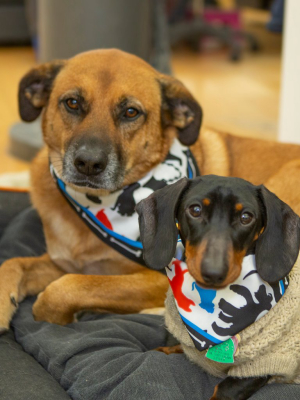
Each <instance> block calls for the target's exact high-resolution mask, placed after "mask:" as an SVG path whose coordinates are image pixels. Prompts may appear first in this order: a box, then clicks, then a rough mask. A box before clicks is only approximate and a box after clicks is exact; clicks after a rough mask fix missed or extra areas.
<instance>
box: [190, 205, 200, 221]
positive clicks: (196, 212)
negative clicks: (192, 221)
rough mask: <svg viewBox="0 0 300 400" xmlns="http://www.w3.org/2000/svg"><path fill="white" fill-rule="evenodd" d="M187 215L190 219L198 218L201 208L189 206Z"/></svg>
mask: <svg viewBox="0 0 300 400" xmlns="http://www.w3.org/2000/svg"><path fill="white" fill-rule="evenodd" d="M189 213H190V214H191V216H192V217H194V218H199V217H201V213H202V207H201V206H200V205H199V204H193V205H192V206H189Z"/></svg>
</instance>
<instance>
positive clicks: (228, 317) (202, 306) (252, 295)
mask: <svg viewBox="0 0 300 400" xmlns="http://www.w3.org/2000/svg"><path fill="white" fill-rule="evenodd" d="M166 271H167V276H168V279H169V282H170V285H171V288H172V291H173V294H174V297H175V300H176V301H175V303H176V306H177V309H178V312H179V314H180V316H181V318H182V321H183V322H184V324H185V326H186V329H187V331H188V333H189V335H190V336H191V338H192V340H193V342H194V344H195V347H196V348H197V349H198V350H200V351H202V350H205V349H208V348H209V347H211V346H215V345H217V344H220V343H222V342H225V341H226V340H228V339H230V338H232V337H233V336H234V335H236V334H238V333H239V332H241V331H242V330H243V329H245V328H247V327H248V326H249V325H251V324H253V323H254V322H255V321H258V320H259V319H260V318H261V317H263V316H264V315H265V314H266V313H267V312H268V311H270V310H271V308H273V307H274V306H275V305H276V304H277V303H278V301H279V300H280V299H281V297H282V296H283V294H284V293H285V290H286V288H287V286H288V284H289V281H288V278H284V279H283V280H281V281H280V282H278V283H275V284H269V283H267V282H265V281H263V280H262V279H261V278H260V276H259V275H258V272H257V270H256V265H255V256H254V255H253V254H251V255H247V256H246V257H244V260H243V264H242V271H241V274H240V276H239V277H238V278H237V280H236V281H235V282H233V283H232V284H231V285H229V286H227V287H226V288H224V289H219V290H211V289H203V288H201V287H200V286H198V285H197V283H196V281H195V279H194V278H193V277H192V276H191V275H190V273H189V272H188V269H187V265H186V263H185V262H183V261H179V260H176V259H173V261H172V262H171V264H170V265H169V267H167V268H166Z"/></svg>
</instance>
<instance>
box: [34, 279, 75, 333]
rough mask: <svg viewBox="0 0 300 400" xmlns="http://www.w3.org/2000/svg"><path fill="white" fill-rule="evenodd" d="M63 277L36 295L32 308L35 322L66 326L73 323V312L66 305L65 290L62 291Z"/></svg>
mask: <svg viewBox="0 0 300 400" xmlns="http://www.w3.org/2000/svg"><path fill="white" fill-rule="evenodd" d="M63 278H64V277H62V278H60V279H58V280H57V281H54V282H52V283H51V284H50V285H49V286H47V288H46V289H45V290H44V291H43V292H42V293H40V294H39V295H38V298H37V300H36V302H35V303H34V305H33V307H32V313H33V316H34V319H35V320H36V321H46V322H51V323H52V324H58V325H66V324H70V323H72V322H74V321H75V319H74V311H73V310H72V308H71V307H70V305H69V304H68V299H67V296H66V293H65V290H66V289H65V288H64V290H62V288H63V285H62V282H61V281H62V280H63Z"/></svg>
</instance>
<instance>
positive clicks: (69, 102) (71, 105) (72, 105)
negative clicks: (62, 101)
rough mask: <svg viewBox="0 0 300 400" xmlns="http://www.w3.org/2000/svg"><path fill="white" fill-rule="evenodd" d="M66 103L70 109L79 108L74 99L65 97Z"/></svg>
mask: <svg viewBox="0 0 300 400" xmlns="http://www.w3.org/2000/svg"><path fill="white" fill-rule="evenodd" d="M66 104H67V106H68V107H69V108H71V110H79V103H78V100H76V99H67V100H66Z"/></svg>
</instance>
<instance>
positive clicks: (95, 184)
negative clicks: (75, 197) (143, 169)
mask: <svg viewBox="0 0 300 400" xmlns="http://www.w3.org/2000/svg"><path fill="white" fill-rule="evenodd" d="M61 179H62V180H63V182H64V183H65V184H67V185H68V186H70V187H71V188H72V189H73V190H76V191H77V192H79V193H86V194H91V195H95V196H105V195H108V194H109V193H112V192H115V191H117V190H120V189H121V188H122V186H123V185H122V184H123V178H122V177H118V178H111V179H108V178H89V177H77V176H75V177H74V176H71V177H70V176H68V174H63V175H62V177H61Z"/></svg>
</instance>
